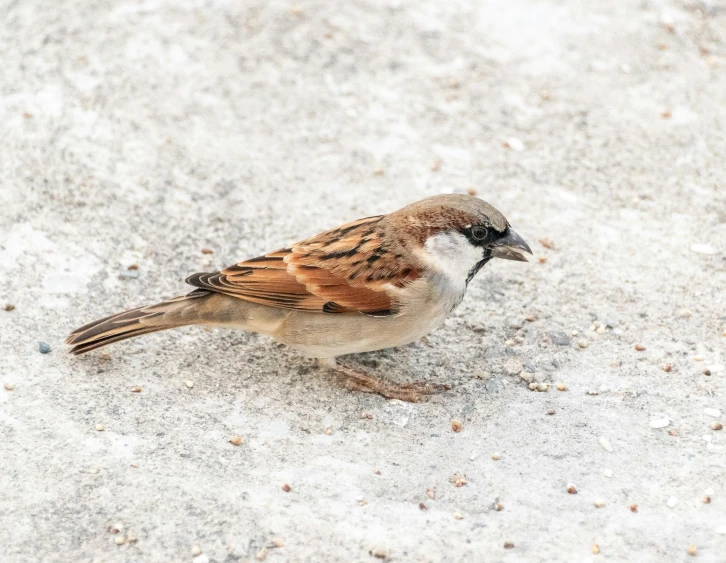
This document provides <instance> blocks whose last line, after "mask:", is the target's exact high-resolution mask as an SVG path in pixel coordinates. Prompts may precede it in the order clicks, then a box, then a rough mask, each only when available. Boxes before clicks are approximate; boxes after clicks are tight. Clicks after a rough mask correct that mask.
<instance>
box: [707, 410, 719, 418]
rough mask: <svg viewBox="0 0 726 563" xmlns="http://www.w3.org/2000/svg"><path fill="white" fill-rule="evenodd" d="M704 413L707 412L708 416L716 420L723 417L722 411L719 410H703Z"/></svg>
mask: <svg viewBox="0 0 726 563" xmlns="http://www.w3.org/2000/svg"><path fill="white" fill-rule="evenodd" d="M703 412H705V413H706V414H707V415H708V416H713V417H714V418H719V417H720V416H721V411H720V410H718V409H703Z"/></svg>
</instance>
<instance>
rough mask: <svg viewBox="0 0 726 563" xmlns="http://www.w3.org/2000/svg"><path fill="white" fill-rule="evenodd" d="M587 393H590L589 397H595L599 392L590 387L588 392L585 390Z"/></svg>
mask: <svg viewBox="0 0 726 563" xmlns="http://www.w3.org/2000/svg"><path fill="white" fill-rule="evenodd" d="M587 394H588V395H590V396H591V397H596V396H597V395H599V394H600V393H598V392H597V391H595V390H594V389H590V391H588V392H587Z"/></svg>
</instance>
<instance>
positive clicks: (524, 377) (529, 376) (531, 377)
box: [519, 371, 534, 383]
mask: <svg viewBox="0 0 726 563" xmlns="http://www.w3.org/2000/svg"><path fill="white" fill-rule="evenodd" d="M519 377H520V378H521V379H522V380H523V381H526V382H527V383H532V382H533V381H534V374H533V373H530V372H528V371H523V372H522V373H520V374H519Z"/></svg>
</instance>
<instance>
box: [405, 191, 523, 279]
mask: <svg viewBox="0 0 726 563" xmlns="http://www.w3.org/2000/svg"><path fill="white" fill-rule="evenodd" d="M391 219H392V221H393V223H394V224H396V225H397V226H398V229H400V230H402V231H405V232H406V233H407V238H408V239H409V241H410V243H409V244H408V245H407V246H409V248H410V249H411V250H413V252H414V254H416V256H417V257H418V258H419V259H420V260H421V261H422V262H423V263H424V264H425V265H426V266H428V267H430V268H432V269H435V270H439V271H441V272H442V273H445V274H447V275H449V276H451V277H461V276H464V277H465V278H466V281H467V283H468V282H469V281H470V280H471V278H472V277H474V275H475V274H476V273H477V272H478V271H479V270H480V269H481V267H482V266H483V265H484V264H486V263H487V262H488V261H489V260H491V259H492V258H503V259H505V260H516V261H519V262H526V261H527V258H526V257H525V255H524V253H525V252H528V253H529V254H532V251H531V250H530V248H529V246H528V245H527V243H526V242H524V240H523V239H522V237H520V236H519V235H518V234H517V233H516V232H515V231H514V229H512V227H511V226H510V225H509V221H507V219H506V217H504V215H502V214H501V213H500V212H499V211H497V210H496V209H495V208H494V207H492V206H491V205H490V204H488V203H487V202H485V201H483V200H481V199H479V198H476V197H473V196H470V195H463V194H447V195H438V196H433V197H429V198H426V199H424V200H421V201H418V202H416V203H413V204H411V205H408V206H406V207H404V208H402V209H400V210H399V211H396V212H395V213H393V214H391Z"/></svg>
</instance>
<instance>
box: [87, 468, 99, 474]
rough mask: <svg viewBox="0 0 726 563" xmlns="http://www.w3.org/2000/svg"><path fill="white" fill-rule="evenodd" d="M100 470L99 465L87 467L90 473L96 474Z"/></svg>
mask: <svg viewBox="0 0 726 563" xmlns="http://www.w3.org/2000/svg"><path fill="white" fill-rule="evenodd" d="M100 471H101V468H100V467H91V469H89V473H91V474H92V475H96V474H97V473H99V472H100Z"/></svg>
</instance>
